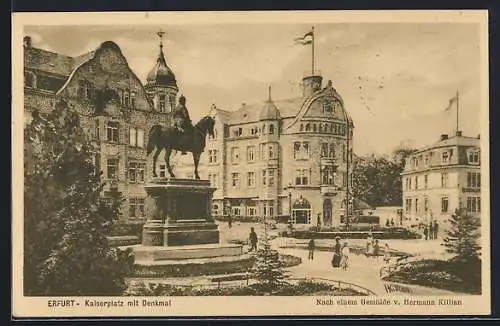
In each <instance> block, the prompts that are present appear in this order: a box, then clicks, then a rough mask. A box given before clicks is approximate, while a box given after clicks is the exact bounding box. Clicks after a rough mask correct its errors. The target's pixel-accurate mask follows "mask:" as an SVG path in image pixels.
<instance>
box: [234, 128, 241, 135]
mask: <svg viewBox="0 0 500 326" xmlns="http://www.w3.org/2000/svg"><path fill="white" fill-rule="evenodd" d="M241 136H243V129H242V128H235V129H234V130H233V137H241Z"/></svg>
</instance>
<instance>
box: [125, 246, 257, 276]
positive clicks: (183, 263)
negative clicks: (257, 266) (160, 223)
mask: <svg viewBox="0 0 500 326" xmlns="http://www.w3.org/2000/svg"><path fill="white" fill-rule="evenodd" d="M134 255H135V276H139V277H187V276H200V275H217V274H226V273H227V274H233V273H241V272H246V271H248V270H249V269H250V268H251V267H252V266H253V263H254V260H255V258H254V256H253V255H251V254H248V253H244V252H243V247H242V246H241V245H233V244H206V245H185V246H184V245H183V246H170V247H164V246H159V247H158V246H142V245H139V246H136V247H134Z"/></svg>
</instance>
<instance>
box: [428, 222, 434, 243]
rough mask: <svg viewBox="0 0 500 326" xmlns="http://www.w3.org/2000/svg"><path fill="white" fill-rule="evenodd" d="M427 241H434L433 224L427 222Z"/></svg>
mask: <svg viewBox="0 0 500 326" xmlns="http://www.w3.org/2000/svg"><path fill="white" fill-rule="evenodd" d="M429 239H430V240H432V239H434V224H433V223H432V221H430V222H429Z"/></svg>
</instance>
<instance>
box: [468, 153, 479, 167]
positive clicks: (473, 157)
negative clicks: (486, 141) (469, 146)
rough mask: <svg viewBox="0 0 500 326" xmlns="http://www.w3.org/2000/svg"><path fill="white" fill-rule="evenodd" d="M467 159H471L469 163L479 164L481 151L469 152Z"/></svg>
mask: <svg viewBox="0 0 500 326" xmlns="http://www.w3.org/2000/svg"><path fill="white" fill-rule="evenodd" d="M467 159H468V161H469V164H475V165H477V164H479V151H478V150H473V151H469V152H467Z"/></svg>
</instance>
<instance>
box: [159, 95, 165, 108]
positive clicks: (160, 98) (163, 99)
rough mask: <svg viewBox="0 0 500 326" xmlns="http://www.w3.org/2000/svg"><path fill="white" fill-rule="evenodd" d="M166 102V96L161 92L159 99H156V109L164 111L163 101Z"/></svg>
mask: <svg viewBox="0 0 500 326" xmlns="http://www.w3.org/2000/svg"><path fill="white" fill-rule="evenodd" d="M165 102H166V96H165V95H163V94H160V97H159V101H158V110H159V111H160V112H165V106H166V105H165V104H166V103H165Z"/></svg>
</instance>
